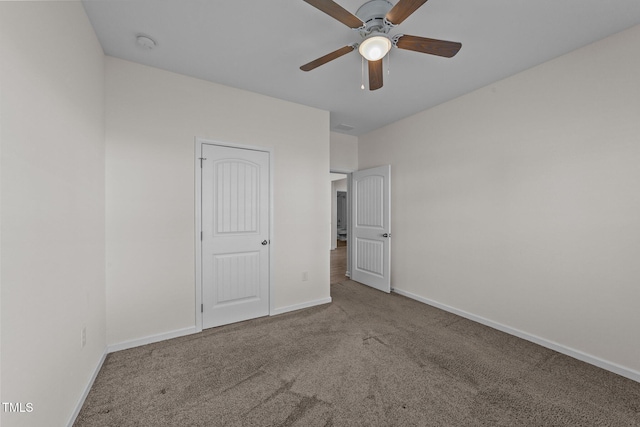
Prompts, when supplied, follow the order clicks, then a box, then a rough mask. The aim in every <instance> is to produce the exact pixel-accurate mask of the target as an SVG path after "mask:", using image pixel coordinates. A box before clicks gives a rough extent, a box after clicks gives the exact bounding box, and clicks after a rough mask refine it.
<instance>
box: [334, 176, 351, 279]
mask: <svg viewBox="0 0 640 427" xmlns="http://www.w3.org/2000/svg"><path fill="white" fill-rule="evenodd" d="M349 175H350V174H347V173H335V172H331V237H330V239H331V245H330V248H331V255H330V265H331V267H330V268H331V270H330V279H331V282H330V283H331V284H334V283H341V282H344V281H345V280H348V278H349V277H348V276H349V267H348V265H349V222H350V221H349V198H348V192H349Z"/></svg>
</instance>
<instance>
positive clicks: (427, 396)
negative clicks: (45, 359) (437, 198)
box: [74, 281, 640, 427]
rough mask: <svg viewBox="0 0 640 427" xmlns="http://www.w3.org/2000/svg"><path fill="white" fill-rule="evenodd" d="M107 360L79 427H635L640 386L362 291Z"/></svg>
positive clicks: (350, 288)
mask: <svg viewBox="0 0 640 427" xmlns="http://www.w3.org/2000/svg"><path fill="white" fill-rule="evenodd" d="M331 295H332V298H333V302H332V303H331V304H327V305H323V306H319V307H313V308H310V309H306V310H301V311H297V312H293V313H287V314H283V315H279V316H274V317H266V318H260V319H255V320H250V321H246V322H242V323H237V324H233V325H228V326H223V327H219V328H214V329H209V330H206V331H204V332H202V333H199V334H195V335H190V336H186V337H181V338H177V339H173V340H169V341H164V342H161V343H156V344H150V345H147V346H143V347H138V348H134V349H130V350H125V351H120V352H116V353H112V354H109V355H108V357H107V359H106V361H105V363H104V365H103V367H102V370H101V371H100V373H99V375H98V377H97V379H96V381H95V383H94V385H93V388H92V389H91V391H90V393H89V395H88V397H87V400H86V402H85V404H84V406H83V408H82V410H81V412H80V415H79V416H78V418H77V420H76V423H75V424H74V426H76V427H82V426H305V427H306V426H640V383H637V382H634V381H632V380H629V379H626V378H623V377H620V376H618V375H615V374H612V373H610V372H607V371H604V370H602V369H599V368H596V367H594V366H591V365H588V364H586V363H583V362H580V361H577V360H575V359H572V358H570V357H567V356H564V355H562V354H559V353H557V352H554V351H552V350H548V349H546V348H543V347H540V346H538V345H535V344H532V343H529V342H527V341H524V340H521V339H519V338H516V337H513V336H510V335H507V334H504V333H502V332H499V331H496V330H494V329H491V328H488V327H485V326H483V325H480V324H478V323H475V322H472V321H469V320H466V319H464V318H461V317H458V316H455V315H453V314H450V313H447V312H444V311H442V310H439V309H436V308H433V307H430V306H427V305H424V304H421V303H419V302H416V301H413V300H410V299H408V298H405V297H402V296H399V295H397V294H391V295H387V294H384V293H382V292H378V291H375V290H373V289H370V288H367V287H365V286H363V285H360V284H357V283H355V282H350V281H347V282H345V283H341V284H334V285H332V287H331Z"/></svg>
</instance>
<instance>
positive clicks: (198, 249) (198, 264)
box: [193, 137, 276, 332]
mask: <svg viewBox="0 0 640 427" xmlns="http://www.w3.org/2000/svg"><path fill="white" fill-rule="evenodd" d="M205 144H207V145H217V146H220V147H229V148H239V149H243V150H254V151H263V152H266V153H269V241H270V245H269V252H270V256H269V316H273V314H274V306H273V304H274V297H273V286H272V284H273V283H274V262H273V258H274V257H273V251H274V248H275V245H276V242H274V239H273V236H274V228H273V226H274V220H273V211H274V210H273V177H274V170H273V169H274V164H275V161H274V153H273V149H272V148H267V147H260V146H257V145H247V144H236V143H232V142H223V141H216V140H212V139H205V138H199V137H196V138H195V143H194V163H193V164H194V170H195V173H194V180H195V194H194V199H195V221H194V222H195V232H194V245H195V255H196V260H195V270H196V271H195V281H196V283H195V307H194V308H195V332H202V329H203V327H202V326H203V323H202V322H203V316H202V311H201V307H202V241H201V240H200V234H201V233H202V168H201V166H200V157H201V156H202V154H201V153H202V146H203V145H205Z"/></svg>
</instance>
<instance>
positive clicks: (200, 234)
mask: <svg viewBox="0 0 640 427" xmlns="http://www.w3.org/2000/svg"><path fill="white" fill-rule="evenodd" d="M200 240H201V241H202V231H201V232H200Z"/></svg>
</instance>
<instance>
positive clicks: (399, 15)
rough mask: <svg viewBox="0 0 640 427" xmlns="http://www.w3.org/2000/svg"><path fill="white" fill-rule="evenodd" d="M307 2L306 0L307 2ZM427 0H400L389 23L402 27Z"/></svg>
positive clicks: (392, 10)
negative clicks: (403, 22)
mask: <svg viewBox="0 0 640 427" xmlns="http://www.w3.org/2000/svg"><path fill="white" fill-rule="evenodd" d="M305 1H306V0H305ZM426 2H427V0H398V3H396V5H395V6H393V7H392V8H391V10H390V11H389V12H387V16H386V18H387V21H389V22H391V23H392V24H393V25H400V24H401V23H402V21H404V20H405V19H407V18H408V17H409V15H411V14H412V13H413V12H415V11H416V10H418V8H419V7H420V6H422V5H423V4H425V3H426Z"/></svg>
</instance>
